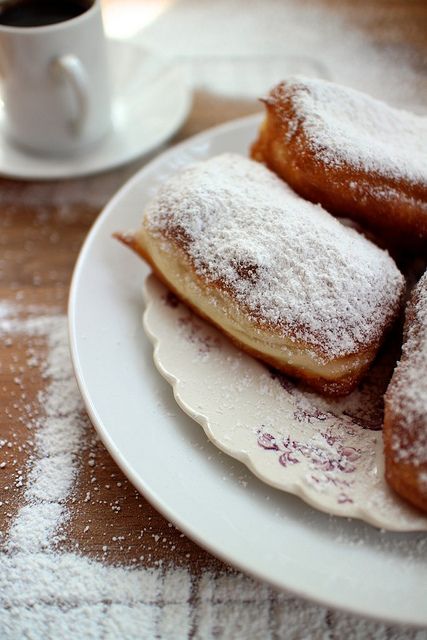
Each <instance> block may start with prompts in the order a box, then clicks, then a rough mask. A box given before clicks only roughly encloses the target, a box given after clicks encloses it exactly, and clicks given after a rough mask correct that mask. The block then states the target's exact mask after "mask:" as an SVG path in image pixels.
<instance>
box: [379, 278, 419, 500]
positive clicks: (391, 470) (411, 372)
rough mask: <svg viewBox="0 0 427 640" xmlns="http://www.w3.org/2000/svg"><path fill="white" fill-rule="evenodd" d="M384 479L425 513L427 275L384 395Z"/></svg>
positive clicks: (414, 296) (412, 305)
mask: <svg viewBox="0 0 427 640" xmlns="http://www.w3.org/2000/svg"><path fill="white" fill-rule="evenodd" d="M384 447H385V464H386V478H387V480H388V482H389V484H390V485H391V486H392V487H393V489H394V490H395V491H397V493H399V494H400V495H401V496H403V497H404V498H406V499H407V500H409V501H410V502H411V503H412V504H414V505H415V506H417V507H419V508H421V509H424V510H425V511H427V272H426V273H425V274H424V275H423V276H422V278H421V280H420V281H419V283H418V284H417V286H416V287H415V289H414V291H413V293H412V296H411V299H410V301H409V304H408V307H407V310H406V321H405V331H404V343H403V348H402V357H401V359H400V362H399V363H398V365H397V367H396V369H395V372H394V373H393V377H392V379H391V381H390V385H389V387H388V389H387V392H386V395H385V414H384Z"/></svg>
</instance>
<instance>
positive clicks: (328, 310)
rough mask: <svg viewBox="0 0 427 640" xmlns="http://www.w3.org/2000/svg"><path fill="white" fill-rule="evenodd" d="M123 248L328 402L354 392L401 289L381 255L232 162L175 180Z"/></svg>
mask: <svg viewBox="0 0 427 640" xmlns="http://www.w3.org/2000/svg"><path fill="white" fill-rule="evenodd" d="M118 237H119V238H120V239H121V240H122V241H124V242H125V243H126V244H128V245H129V246H131V247H132V248H133V249H134V250H135V251H137V252H138V253H139V254H140V255H141V256H142V257H143V258H144V259H145V260H146V261H147V262H148V263H149V264H150V265H151V266H152V268H153V270H154V271H155V273H156V274H157V275H158V276H159V277H160V278H161V280H163V282H164V283H165V284H166V285H167V286H168V287H169V288H170V289H171V290H172V291H174V292H175V293H176V294H177V295H178V296H179V297H180V298H181V299H182V300H183V301H184V302H186V303H187V304H188V305H189V306H190V307H192V308H193V309H194V310H195V311H196V312H197V313H198V314H199V315H200V316H202V317H203V318H205V319H207V320H209V321H210V322H211V323H212V324H214V325H215V326H217V327H218V328H219V329H220V330H222V331H223V332H224V333H225V334H226V335H227V336H229V337H230V338H231V339H232V340H233V341H234V342H235V343H236V344H237V345H238V346H240V347H241V348H242V349H244V350H245V351H247V352H248V353H250V354H252V355H254V356H256V357H258V358H260V359H261V360H263V361H265V362H267V363H269V364H271V365H273V366H274V367H276V368H277V369H280V370H281V371H284V372H285V373H288V374H290V375H291V376H295V377H296V378H299V379H302V380H304V381H306V382H308V383H309V384H310V385H311V386H312V387H313V388H315V389H318V390H320V391H323V392H325V393H328V394H345V393H348V392H349V391H350V390H351V389H353V388H354V386H355V385H356V384H357V383H358V381H359V380H360V378H361V376H362V375H363V373H364V372H365V370H366V369H367V367H368V366H369V364H370V363H371V361H372V359H373V358H374V356H375V354H376V352H377V350H378V348H379V346H380V344H381V342H382V339H383V336H384V333H385V331H386V330H387V328H388V327H389V325H390V324H391V323H392V321H393V319H394V318H395V316H396V313H397V312H398V309H399V306H400V301H401V296H402V292H403V289H404V279H403V276H402V275H401V273H400V272H399V271H398V269H397V267H396V265H395V263H394V262H393V260H392V259H391V258H390V256H389V255H388V254H387V253H386V252H385V251H382V250H381V249H379V248H378V247H376V246H375V245H374V244H373V243H371V242H370V241H369V240H366V239H365V238H364V237H363V236H361V235H360V234H358V233H357V232H356V231H354V230H353V229H350V228H347V227H344V226H343V225H342V224H340V223H339V222H338V221H337V220H336V219H335V218H333V217H332V216H331V215H330V214H329V213H327V212H326V211H324V210H323V209H322V208H321V207H320V206H316V205H313V204H312V203H310V202H307V201H305V200H303V199H302V198H300V197H299V196H298V195H297V194H296V193H295V192H294V191H292V189H291V188H290V187H288V186H287V185H286V184H285V183H284V182H283V181H282V180H280V179H279V178H277V176H275V175H274V174H273V173H272V172H271V171H269V170H268V169H267V168H265V167H264V166H262V165H261V164H259V163H257V162H254V161H252V160H249V159H246V158H244V157H242V156H239V155H236V154H232V153H226V154H223V155H220V156H217V157H214V158H212V159H210V160H207V161H204V162H199V163H197V164H194V165H191V166H189V167H188V168H186V169H184V170H181V171H180V172H179V173H177V174H176V175H174V176H173V177H172V178H170V179H168V180H167V182H166V183H165V184H163V185H162V187H161V188H160V189H159V191H158V193H157V195H156V196H155V197H154V198H153V200H152V201H151V202H150V203H149V205H148V206H147V208H146V210H145V215H144V219H143V224H142V227H141V228H140V229H139V230H138V231H137V232H136V233H135V234H133V235H131V236H123V235H122V236H120V235H118Z"/></svg>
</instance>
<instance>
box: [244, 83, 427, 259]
mask: <svg viewBox="0 0 427 640" xmlns="http://www.w3.org/2000/svg"><path fill="white" fill-rule="evenodd" d="M263 102H264V104H265V108H266V117H265V120H264V122H263V124H262V126H261V129H260V131H259V135H258V139H257V140H256V141H255V142H254V144H253V145H252V148H251V155H252V158H254V159H255V160H258V161H259V162H262V163H264V164H265V165H267V166H268V167H269V168H270V169H271V170H272V171H274V172H275V173H276V174H277V175H278V176H280V177H281V178H283V179H284V180H285V181H286V182H287V183H288V184H290V185H291V187H292V188H293V189H295V191H297V192H298V193H299V194H300V195H301V196H303V197H304V198H307V199H308V200H311V201H312V202H315V203H317V202H318V203H320V204H321V205H322V206H323V207H325V208H326V209H327V210H328V211H330V212H331V213H333V214H334V215H338V216H344V217H348V218H352V219H353V220H355V221H357V222H359V223H361V224H362V225H365V226H366V227H368V228H370V229H371V230H372V231H374V232H375V233H376V234H377V235H378V236H379V239H380V240H381V238H382V239H383V240H384V242H385V243H386V244H387V245H389V246H390V247H392V248H399V247H403V248H405V247H406V248H408V247H410V248H411V250H414V248H417V249H418V250H422V249H425V248H426V247H427V159H426V153H425V149H426V148H427V119H426V118H424V117H421V116H417V115H414V114H411V113H408V112H405V111H402V110H398V109H394V108H392V107H389V106H388V105H386V104H385V103H383V102H380V101H378V100H375V99H373V98H371V97H369V96H367V95H365V94H363V93H360V92H358V91H355V90H353V89H350V88H347V87H343V86H339V85H336V84H333V83H330V82H326V81H323V80H319V79H308V78H302V77H294V78H290V79H288V80H287V81H285V82H282V83H280V84H279V85H277V86H276V87H275V88H273V90H272V91H271V93H270V94H269V96H268V97H267V98H265V99H264V100H263Z"/></svg>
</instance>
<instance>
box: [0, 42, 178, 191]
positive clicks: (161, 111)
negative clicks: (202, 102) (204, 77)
mask: <svg viewBox="0 0 427 640" xmlns="http://www.w3.org/2000/svg"><path fill="white" fill-rule="evenodd" d="M108 53H109V59H110V68H111V76H112V88H113V104H112V121H113V127H112V131H111V133H109V134H108V136H107V137H106V138H104V139H103V140H102V141H101V142H100V143H99V144H98V145H97V146H96V147H94V148H93V149H91V150H90V151H88V152H85V153H84V154H79V155H76V156H73V157H70V158H49V157H46V156H41V155H36V154H31V153H28V152H27V151H25V150H23V149H20V148H19V147H17V146H14V145H13V144H11V143H10V142H9V141H8V139H7V138H6V137H5V136H4V133H3V126H2V125H3V121H4V112H3V110H1V109H0V175H3V176H9V177H13V178H23V179H37V180H48V179H57V178H58V179H59V178H76V177H79V176H85V175H90V174H93V173H98V172H100V171H106V170H107V169H112V168H114V167H118V166H120V165H122V164H125V163H126V162H130V161H131V160H134V159H135V158H137V157H139V156H142V155H144V154H147V153H149V152H150V151H152V150H153V149H155V148H156V147H158V146H159V145H161V144H162V143H163V142H165V141H166V140H167V139H168V138H170V137H171V136H172V135H173V134H174V133H175V131H176V130H177V129H178V128H179V127H180V126H181V125H182V124H183V122H184V120H185V118H186V116H187V114H188V111H189V108H190V105H191V91H190V88H189V83H188V79H187V76H188V74H187V72H186V71H185V70H184V68H183V67H181V66H176V65H172V64H171V63H167V62H163V61H162V60H161V59H159V58H157V57H155V56H152V55H150V54H149V53H147V51H145V50H144V49H143V48H142V47H140V46H138V45H136V44H134V43H130V42H125V41H121V40H108Z"/></svg>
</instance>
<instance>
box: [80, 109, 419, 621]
mask: <svg viewBox="0 0 427 640" xmlns="http://www.w3.org/2000/svg"><path fill="white" fill-rule="evenodd" d="M257 123H258V119H257V118H253V117H251V118H247V119H243V120H240V121H236V122H233V123H230V124H228V125H224V126H222V127H218V128H216V129H213V130H211V131H208V132H206V133H204V134H202V135H200V136H197V137H195V138H192V139H190V140H188V141H186V142H185V143H183V144H181V145H179V146H178V147H176V148H174V149H172V150H171V151H169V152H167V153H165V154H163V155H161V156H159V157H158V158H157V159H156V160H155V161H153V162H151V163H150V164H149V165H148V166H147V167H146V168H144V169H143V170H142V171H141V172H139V173H138V174H137V175H136V176H134V178H133V179H132V180H130V181H129V182H128V183H127V185H125V187H123V188H122V189H121V191H120V192H119V193H118V194H117V195H116V196H115V197H114V198H113V200H112V201H111V202H110V204H109V205H108V206H107V207H106V209H105V210H104V212H103V214H102V215H101V216H100V218H99V219H98V221H97V222H96V224H95V225H94V227H93V228H92V230H91V232H90V234H89V236H88V238H87V241H86V243H85V245H84V247H83V250H82V252H81V255H80V257H79V260H78V262H77V265H76V270H75V274H74V278H73V283H72V288H71V294H70V307H69V318H70V338H71V350H72V357H73V361H74V367H75V371H76V375H77V379H78V382H79V385H80V389H81V391H82V394H83V397H84V399H85V402H86V406H87V408H88V411H89V414H90V416H91V418H92V420H93V423H94V425H95V427H96V428H97V430H98V432H99V434H100V436H101V438H102V440H103V441H104V443H105V445H106V446H107V448H108V449H109V451H110V453H111V454H112V456H113V457H114V458H115V460H116V461H117V463H118V464H119V465H120V467H121V468H122V469H123V471H124V472H125V473H126V475H127V476H128V477H129V479H130V480H131V481H132V482H133V483H134V485H135V486H136V487H137V488H138V489H139V490H140V491H141V492H142V493H143V494H144V495H145V496H146V497H147V498H148V499H149V500H150V501H151V502H152V503H153V504H154V505H155V506H156V508H157V509H159V511H161V512H162V513H163V514H164V515H165V516H166V517H167V518H169V519H170V520H171V521H173V522H174V523H175V524H176V525H177V526H178V527H179V528H181V529H182V530H183V531H185V532H186V533H187V534H188V535H189V536H191V537H192V538H193V539H195V540H196V541H197V542H199V543H200V544H201V545H202V546H204V547H205V548H207V549H209V550H210V551H211V552H213V553H214V554H216V555H217V556H219V557H221V558H223V559H224V560H226V561H228V562H230V563H232V564H233V565H235V566H237V567H239V568H241V569H243V570H244V571H246V572H248V573H250V574H252V575H255V576H257V577H259V578H261V579H264V580H267V581H268V582H270V583H272V584H274V585H276V586H277V587H279V588H283V589H289V590H291V591H293V592H294V593H296V594H299V595H301V596H304V597H307V598H311V599H313V600H316V601H317V602H321V603H324V604H327V605H330V606H334V607H338V608H342V609H346V610H349V611H353V612H356V613H360V614H364V615H368V616H372V617H375V618H381V619H385V620H389V621H394V622H402V623H412V624H419V625H423V624H427V608H426V606H425V603H426V601H427V581H426V575H427V538H426V536H425V534H422V533H405V534H399V533H386V532H384V531H380V530H378V529H375V528H373V527H371V526H369V525H366V524H364V523H363V522H359V521H357V520H347V519H345V518H336V517H332V516H327V515H325V514H323V513H321V512H319V511H315V510H314V509H312V508H311V507H309V506H307V505H306V504H304V503H303V502H302V501H301V500H300V499H299V498H296V497H294V496H291V495H288V494H286V493H284V492H281V491H278V490H276V489H273V488H271V487H268V486H267V485H265V484H263V483H262V482H260V481H259V480H258V479H257V478H255V477H254V476H253V475H252V474H251V473H249V472H248V471H247V470H246V468H245V467H244V466H243V465H242V464H241V463H239V462H237V461H235V460H233V459H231V458H230V457H228V456H225V455H224V454H223V453H222V452H220V451H218V450H217V449H216V448H215V447H214V446H213V445H211V444H210V443H209V441H208V440H207V439H206V436H205V434H204V433H203V431H202V429H200V427H199V426H198V425H197V424H196V423H195V422H193V421H192V420H190V419H189V418H188V417H187V416H185V415H184V414H183V413H182V412H181V411H180V409H179V408H178V407H177V405H176V403H175V401H174V399H173V396H172V393H171V388H170V386H169V385H168V384H167V383H166V382H165V381H164V380H163V379H162V378H161V377H160V376H159V374H158V373H157V372H156V370H155V368H154V366H153V361H152V346H151V344H150V342H149V340H148V339H147V338H146V337H145V335H144V333H143V331H142V327H141V315H142V310H143V304H142V300H141V288H142V283H143V281H144V279H145V277H146V275H147V268H146V267H145V266H144V264H143V263H142V262H141V261H139V260H137V259H136V258H135V256H133V255H132V254H131V253H130V252H128V251H126V250H124V249H123V248H122V247H121V246H119V244H118V243H117V242H115V241H114V240H113V239H112V238H111V234H112V233H113V232H114V231H117V230H129V229H132V228H135V227H136V226H137V225H138V224H139V223H140V220H141V216H142V212H143V209H144V204H145V202H147V200H148V199H149V198H150V197H151V196H152V194H153V193H154V191H155V190H156V188H157V186H158V184H159V182H161V181H162V180H164V179H165V178H166V177H167V176H168V175H170V174H171V173H172V172H174V171H176V169H177V168H179V167H180V166H182V165H185V164H187V163H188V162H190V161H192V160H194V159H200V158H206V157H210V156H212V155H215V154H217V153H221V152H223V151H225V150H229V151H236V152H240V153H246V151H247V148H248V145H249V143H250V141H251V140H252V139H253V137H254V135H255V130H256V126H257Z"/></svg>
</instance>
